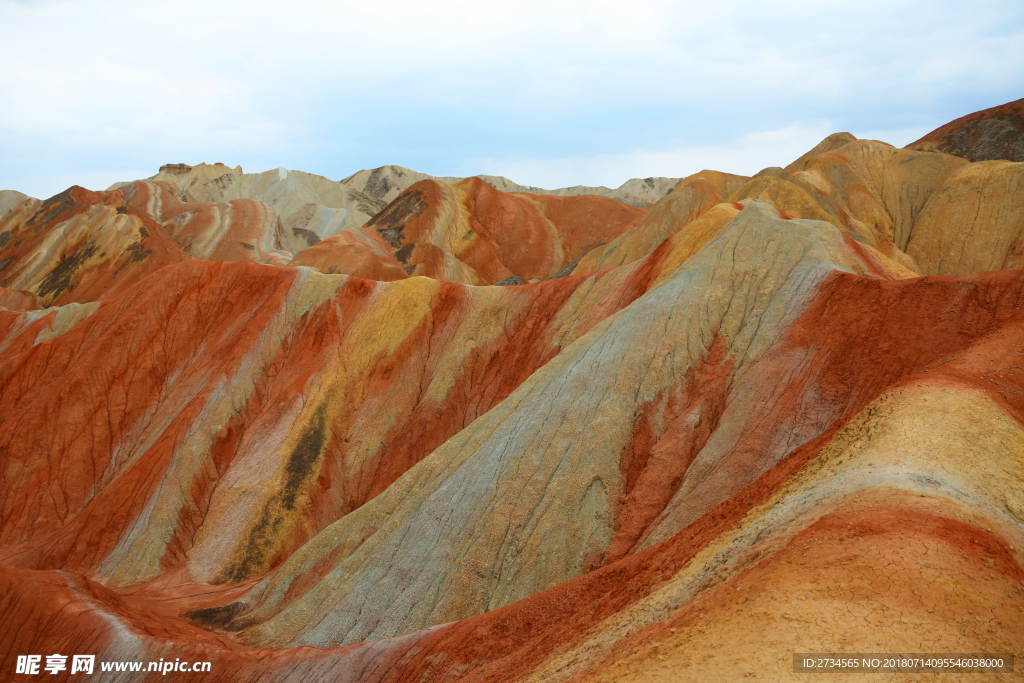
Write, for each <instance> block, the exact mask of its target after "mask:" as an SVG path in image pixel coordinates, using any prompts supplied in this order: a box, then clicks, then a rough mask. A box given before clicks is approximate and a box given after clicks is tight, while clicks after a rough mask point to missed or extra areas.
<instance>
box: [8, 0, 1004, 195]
mask: <svg viewBox="0 0 1024 683" xmlns="http://www.w3.org/2000/svg"><path fill="white" fill-rule="evenodd" d="M0 26H2V27H3V35H4V37H3V40H2V41H0V189H3V188H8V189H17V190H21V191H23V192H26V193H28V194H31V195H33V196H37V197H47V196H50V195H52V194H55V193H56V192H59V191H61V190H63V189H65V188H66V187H68V186H69V185H72V184H76V183H77V184H80V185H85V186H86V187H89V188H92V189H103V188H105V187H107V186H108V185H110V184H111V183H113V182H115V181H117V180H129V179H133V178H139V177H145V176H149V175H152V174H153V173H155V172H156V171H157V168H158V167H159V166H160V165H161V164H164V163H169V162H184V163H189V164H195V163H199V162H202V161H206V162H217V161H219V162H223V163H226V164H229V165H231V166H234V165H236V164H241V165H242V167H243V168H244V169H245V170H246V171H263V170H267V169H271V168H276V167H280V166H284V167H287V168H292V169H300V170H304V171H309V172H312V173H318V174H321V175H325V176H328V177H330V178H333V179H340V178H343V177H345V176H348V175H350V174H351V173H353V172H355V171H357V170H359V169H361V168H372V167H376V166H381V165H384V164H399V165H402V166H407V167H409V168H413V169H416V170H418V171H422V172H424V173H430V174H434V175H456V176H463V175H472V174H475V173H488V174H495V175H505V176H508V177H509V178H511V179H513V180H515V181H516V182H519V183H523V184H531V185H538V186H542V187H561V186H567V185H576V184H587V185H596V184H604V185H608V186H618V185H620V184H621V183H623V182H624V181H626V180H627V179H629V178H631V177H646V176H652V175H653V176H657V175H664V176H685V175H688V174H690V173H693V172H696V171H698V170H700V169H702V168H715V169H718V170H722V171H729V172H733V173H744V174H752V173H754V172H756V171H758V170H759V169H761V168H763V167H765V166H783V165H785V164H787V163H789V162H790V161H792V160H793V159H794V158H796V157H798V156H799V155H800V154H802V153H803V152H805V151H806V150H807V149H809V148H810V147H812V146H813V145H814V144H816V143H817V142H818V141H819V140H820V139H821V138H823V137H824V136H825V135H827V134H829V133H832V132H836V131H841V130H845V131H849V132H851V133H853V134H854V135H856V136H858V137H870V138H875V139H880V140H884V141H886V142H889V143H892V144H895V145H899V146H902V145H905V144H907V143H909V142H912V141H913V140H915V139H917V138H918V137H920V136H921V135H923V134H925V133H927V132H928V131H930V130H932V129H934V128H936V127H938V126H939V125H941V124H943V123H946V122H948V121H950V120H952V119H954V118H957V117H959V116H962V115H964V114H967V113H970V112H972V111H976V110H978V109H984V108H987V107H991V106H994V105H997V104H1002V103H1004V102H1007V101H1010V100H1015V99H1018V98H1021V97H1024V3H1022V2H1020V0H1011V1H1005V2H1004V1H1002V0H980V1H978V0H976V1H974V2H963V1H958V2H946V1H945V0H933V1H931V2H903V1H901V0H884V1H881V2H875V1H874V0H863V1H861V2H858V3H836V2H821V1H820V0H808V1H804V0H793V1H784V2H779V1H771V0H757V1H754V2H732V1H729V0H722V1H721V2H706V1H704V2H700V3H687V2H678V1H676V2H658V1H646V0H633V1H632V2H622V1H621V0H619V1H617V2H614V3H612V2H604V1H602V0H586V1H583V2H575V1H569V2H561V1H559V0H543V1H540V0H517V1H515V2H501V3H491V2H486V1H484V0H474V1H472V2H461V1H449V0H434V1H432V2H425V1H423V0H418V1H417V2H406V1H405V0H391V1H390V2H373V1H367V0H362V1H361V2H358V3H349V2H314V1H309V0H290V1H289V2H269V1H263V0H246V1H244V2H242V1H235V0H227V1H217V0H205V1H204V2H193V1H192V0H175V1H174V2H162V1H146V2H124V1H123V0H118V1H117V2H106V1H102V0H76V1H74V2H60V1H52V2H51V1H49V0H41V1H22V0H13V1H12V0H0Z"/></svg>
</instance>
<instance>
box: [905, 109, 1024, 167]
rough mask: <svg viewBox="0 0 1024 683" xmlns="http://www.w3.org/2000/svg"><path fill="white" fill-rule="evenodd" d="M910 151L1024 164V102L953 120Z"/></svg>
mask: <svg viewBox="0 0 1024 683" xmlns="http://www.w3.org/2000/svg"><path fill="white" fill-rule="evenodd" d="M907 149H914V150H919V151H925V152H944V153H946V154H952V155H954V156H958V157H963V158H964V159H967V160H968V161H992V160H999V159H1004V160H1006V161H1024V99H1019V100H1016V101H1014V102H1007V103H1006V104H1002V105H999V106H998V107H992V108H991V109H984V110H982V111H977V112H974V113H973V114H968V115H967V116H963V117H961V118H959V119H957V120H956V121H951V122H949V123H947V124H946V125H944V126H940V127H939V128H936V129H935V130H933V131H932V132H931V133H928V135H925V136H924V137H923V138H921V139H920V140H918V141H916V142H912V143H910V144H909V145H907Z"/></svg>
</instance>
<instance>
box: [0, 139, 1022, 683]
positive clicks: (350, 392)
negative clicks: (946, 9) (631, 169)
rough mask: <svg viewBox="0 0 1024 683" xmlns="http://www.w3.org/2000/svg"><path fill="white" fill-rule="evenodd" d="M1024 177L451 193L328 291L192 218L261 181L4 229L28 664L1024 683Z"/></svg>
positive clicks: (143, 189) (184, 185)
mask: <svg viewBox="0 0 1024 683" xmlns="http://www.w3.org/2000/svg"><path fill="white" fill-rule="evenodd" d="M1022 166H1024V164H1019V163H1014V162H1010V161H983V162H975V163H972V162H970V161H968V160H965V159H960V158H957V157H955V156H951V155H948V154H944V153H937V152H928V151H913V150H899V149H895V148H893V147H891V146H889V145H885V144H884V143H880V142H875V141H865V140H855V139H852V136H849V135H847V134H837V135H835V136H830V137H829V138H827V139H826V140H825V141H823V142H822V144H820V145H819V146H817V147H816V148H815V149H814V150H811V152H809V153H808V154H806V155H804V156H802V157H801V158H800V159H798V160H797V161H796V162H794V163H793V164H791V165H790V166H789V167H787V168H786V169H782V168H769V169H765V170H764V171H762V172H761V173H759V174H756V175H755V176H753V177H750V178H746V177H740V176H731V175H728V174H724V173H717V172H713V171H702V172H700V173H697V174H694V175H692V176H689V177H687V178H684V179H683V180H682V181H681V182H680V183H678V185H677V186H676V187H675V189H673V190H672V191H671V192H670V193H669V194H668V195H667V196H665V197H663V198H662V199H660V200H659V201H658V202H657V203H656V204H655V205H654V206H653V207H651V209H650V210H649V211H647V210H646V209H641V208H636V207H631V206H629V205H628V204H626V203H623V202H618V201H615V200H612V199H609V198H606V197H598V196H554V195H539V194H531V193H524V192H513V193H508V192H503V191H500V190H498V189H495V188H494V187H493V186H492V185H490V184H488V183H487V182H485V181H483V180H481V179H467V180H462V181H458V182H454V183H451V184H450V183H446V182H441V181H437V180H433V179H422V180H420V181H419V182H417V183H415V184H412V185H410V186H408V187H406V188H403V189H402V190H396V191H395V193H394V196H393V197H392V200H391V201H390V202H389V203H388V204H387V205H386V206H384V208H383V210H381V211H380V212H377V213H376V214H375V215H374V216H373V217H372V219H370V220H368V221H367V223H366V225H364V226H355V227H347V228H345V229H343V230H340V231H339V232H337V233H336V234H334V235H333V236H330V237H328V238H326V239H323V240H321V241H319V242H317V243H316V244H314V245H313V246H311V247H308V248H306V249H303V250H301V251H300V252H299V253H297V254H296V255H295V257H294V258H293V259H291V261H290V264H291V265H290V266H285V265H282V261H283V259H278V258H276V257H275V254H277V253H278V251H277V246H278V244H280V245H281V247H285V248H284V249H282V250H281V251H280V253H282V254H283V253H286V252H287V248H286V245H284V244H283V241H285V240H286V239H287V234H288V231H287V226H286V225H285V221H277V220H276V218H275V216H276V212H275V209H274V208H273V206H271V205H269V204H260V203H259V201H257V200H255V199H253V198H225V197H218V198H212V197H211V198H210V199H211V200H212V199H216V201H206V202H199V201H191V200H190V197H189V193H190V192H193V191H198V190H197V188H203V187H208V186H209V185H210V183H213V182H219V180H218V179H219V178H224V177H237V178H240V179H241V180H234V181H231V183H236V184H244V183H245V182H247V181H246V180H245V177H244V175H243V174H241V173H240V172H239V173H233V172H232V173H222V174H220V175H215V174H216V173H219V172H220V171H221V170H224V169H221V168H206V169H203V168H200V169H199V170H196V169H195V168H189V169H185V168H165V169H164V170H163V171H162V173H165V174H166V175H167V176H173V177H167V178H165V179H161V180H158V181H153V182H137V183H134V184H131V185H128V186H125V187H122V188H120V189H118V190H114V191H109V192H105V193H95V192H89V191H87V190H84V189H82V188H72V189H71V190H69V191H68V192H66V193H63V194H62V195H58V196H57V197H54V198H52V199H50V200H47V201H46V202H38V201H37V200H32V199H29V198H24V197H17V196H13V195H5V197H7V198H6V199H4V201H5V202H6V203H5V204H4V206H6V207H7V208H6V212H5V213H4V214H3V216H2V217H0V226H2V230H0V240H2V241H3V243H2V244H0V250H3V251H0V261H2V260H5V259H6V260H7V263H6V265H0V277H6V278H9V279H5V280H2V281H0V468H2V477H0V608H2V609H3V612H4V615H5V616H4V619H3V620H2V621H0V643H2V644H3V645H4V648H3V651H4V652H5V653H7V654H6V655H4V657H5V659H4V660H3V661H2V662H0V666H2V667H4V670H5V671H13V670H14V668H13V667H14V658H15V657H16V656H17V655H19V654H29V653H47V654H49V653H54V652H57V653H66V654H70V653H89V654H96V655H97V659H98V660H99V661H100V662H103V661H116V660H121V661H124V660H128V661H139V662H148V661H154V662H155V661H158V660H163V661H172V660H175V661H178V660H181V661H188V662H194V661H208V662H210V663H211V670H210V671H209V672H175V674H176V675H175V677H176V679H180V680H196V681H200V680H202V681H211V680H214V681H216V680H224V681H239V680H241V681H263V680H266V681H270V680H273V681H311V680H313V681H315V680H325V681H326V680H331V681H350V682H352V683H355V682H360V683H362V682H365V681H381V682H385V681H387V682H393V681H406V680H433V681H537V682H540V681H545V682H547V681H581V682H582V681H593V680H599V681H641V680H643V681H647V680H665V681H670V680H672V681H674V680H691V679H701V680H703V679H709V678H710V679H716V680H734V679H737V678H741V677H744V676H745V675H747V674H756V675H757V676H759V677H768V678H772V679H779V680H785V679H787V678H789V677H792V676H793V675H794V674H793V662H792V661H791V659H790V657H791V656H792V654H793V653H794V652H800V651H819V652H879V651H881V652H885V651H889V652H950V653H952V652H993V653H1015V652H1020V650H1021V648H1022V646H1024V635H1022V634H1024V613H1022V612H1021V611H1020V609H1019V605H1020V603H1021V600H1022V599H1024V460H1022V459H1021V457H1020V455H1021V453H1022V452H1024V428H1022V427H1021V425H1022V424H1024V370H1022V369H1021V363H1020V358H1021V355H1022V354H1024V351H1022V349H1024V312H1022V304H1024V271H1022V270H1020V269H1019V268H1020V267H1019V265H1018V264H1017V260H1016V259H1017V258H1018V252H1019V251H1020V250H1019V249H1018V247H1017V242H1018V241H1019V237H1020V236H1019V234H1018V233H1019V232H1020V230H1019V228H1020V223H1021V219H1020V216H1019V215H1018V214H1019V209H1020V207H1021V206H1022V204H1024V197H1022V196H1020V193H1019V191H1018V190H1019V176H1020V170H1019V169H1020V168H1021V167H1022ZM225 168H226V167H225ZM239 171H240V169H239ZM189 178H193V179H194V180H195V182H194V183H193V182H192V180H189ZM368 182H369V181H368V180H367V183H368ZM231 183H227V182H225V186H228V185H230V184H231ZM390 191H391V189H389V190H388V192H390ZM183 197H184V199H183ZM191 199H196V197H193V198H191ZM224 199H226V201H222V200H224ZM239 202H241V203H239ZM246 202H250V203H251V204H249V203H246ZM243 207H249V208H243ZM253 207H256V208H258V209H259V210H258V211H257V210H255V208H253ZM260 207H262V208H260ZM261 212H262V213H261ZM143 231H144V232H145V235H143ZM8 235H9V236H8ZM243 243H249V244H252V246H253V247H254V249H251V250H250V249H247V248H245V247H244V246H242V247H239V244H243ZM331 271H333V272H336V273H339V274H330V272H331ZM922 274H924V276H922ZM422 276H426V277H422ZM54 283H57V284H59V285H60V286H59V287H57V286H55V284H54ZM513 283H515V284H517V285H518V286H481V285H490V284H513ZM97 666H99V664H98V665H97ZM127 675H128V674H117V673H115V672H106V673H102V672H101V680H102V679H103V677H107V678H110V679H115V678H117V677H118V676H120V677H122V678H123V677H125V676H127ZM1011 675H1012V674H1011ZM150 676H152V674H150Z"/></svg>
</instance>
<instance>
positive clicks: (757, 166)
mask: <svg viewBox="0 0 1024 683" xmlns="http://www.w3.org/2000/svg"><path fill="white" fill-rule="evenodd" d="M833 132H835V131H834V130H833V128H832V124H831V122H829V121H819V122H817V123H813V124H806V123H792V124H790V125H788V126H786V127H785V128H781V129H778V130H772V131H760V132H755V133H750V134H748V135H745V136H744V137H742V138H741V139H739V140H736V141H735V142H733V143H731V144H727V145H708V146H695V147H681V148H677V149H667V150H635V151H630V152H620V153H615V154H596V155H593V156H580V157H567V158H552V159H504V160H502V159H493V158H491V159H474V160H467V161H466V162H465V167H466V168H472V167H474V166H479V167H480V168H481V170H479V171H476V172H477V173H483V174H487V175H503V176H505V177H507V178H509V179H511V180H514V181H515V182H517V183H519V184H521V185H533V186H535V187H546V188H556V187H566V186H570V185H605V186H607V187H618V186H619V185H621V184H622V183H624V182H626V181H627V180H629V179H630V178H646V177H650V176H664V177H669V178H677V177H678V178H681V177H685V176H688V175H690V174H692V173H696V172H697V171H701V170H703V169H713V170H716V171H725V172H727V173H736V174H738V175H754V174H755V173H757V172H758V171H760V170H761V169H763V168H767V167H769V166H786V165H787V164H789V163H790V162H791V161H793V160H794V159H797V158H799V157H800V156H801V155H802V154H803V153H804V152H806V151H808V150H809V149H811V148H813V147H814V146H815V145H817V144H818V143H819V142H821V140H822V139H823V138H825V137H826V136H828V135H829V134H830V133H833ZM469 172H472V171H469Z"/></svg>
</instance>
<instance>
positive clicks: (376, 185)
mask: <svg viewBox="0 0 1024 683" xmlns="http://www.w3.org/2000/svg"><path fill="white" fill-rule="evenodd" d="M480 178H482V179H483V180H484V181H485V182H486V183H488V184H490V185H491V186H493V187H495V188H496V189H498V190H501V191H503V192H509V193H510V192H527V193H529V194H535V195H536V194H542V195H554V196H560V197H575V196H579V195H597V196H602V197H610V198H613V199H616V200H619V201H621V202H624V203H627V204H631V205H633V206H638V207H647V206H650V205H651V204H653V203H654V202H656V201H657V200H659V199H661V198H662V197H663V196H665V195H666V194H668V193H669V192H670V191H671V190H672V188H673V187H674V186H675V184H676V182H678V180H679V179H678V178H647V179H645V180H640V179H636V178H634V179H633V180H629V181H627V182H626V183H625V184H623V185H622V186H621V187H620V188H618V189H615V190H611V189H608V188H606V187H583V186H577V187H571V188H563V189H557V190H544V189H541V188H537V187H530V186H524V185H518V184H516V183H513V182H512V181H510V180H508V179H507V178H502V177H500V176H480ZM146 180H148V181H150V182H160V181H170V182H173V183H174V184H175V185H177V187H178V188H179V189H178V190H177V193H178V194H179V196H180V198H181V199H182V200H184V201H186V202H194V203H202V202H207V203H226V202H229V201H231V200H236V199H252V200H256V201H261V202H264V203H265V204H268V205H269V206H270V207H272V208H273V209H275V210H276V211H277V212H278V213H279V214H280V216H281V221H282V229H281V230H280V231H279V232H280V244H279V246H280V248H281V249H284V250H286V251H289V252H291V253H293V254H294V253H298V252H299V251H301V250H303V249H305V248H307V247H311V246H313V245H315V244H316V243H317V242H319V241H320V240H321V239H326V238H328V237H331V236H333V235H337V234H339V233H342V232H347V231H352V230H357V229H358V228H359V227H360V226H362V225H363V224H365V223H366V221H368V220H369V219H370V217H371V216H373V215H375V214H377V213H379V212H380V211H381V210H382V209H383V208H384V207H385V206H386V205H387V204H388V203H389V202H390V201H392V200H393V199H395V198H396V197H397V196H398V194H399V193H401V192H403V191H405V190H406V189H408V188H409V187H410V186H411V185H413V184H414V183H417V182H419V181H421V180H437V181H439V182H443V183H446V184H454V183H457V182H459V180H461V179H460V178H435V177H433V176H428V175H426V174H423V173H418V172H416V171H411V170H409V169H407V168H402V167H401V166H381V167H380V168H375V169H372V170H363V171H359V172H358V173H354V174H353V175H351V176H349V177H347V178H345V179H344V180H340V181H333V180H328V179H327V178H324V177H323V176H318V175H313V174H311V173H304V172H302V171H290V170H287V169H284V168H277V169H274V170H271V171H264V172H263V173H242V167H241V166H236V167H235V168H230V167H228V166H225V165H224V164H220V163H217V164H199V165H197V166H189V165H188V164H166V165H164V166H162V167H161V168H160V172H159V173H157V174H156V175H155V176H152V177H150V178H147V179H146ZM128 184H129V183H116V184H115V185H113V186H111V187H110V188H109V189H110V190H117V189H119V188H121V187H124V186H126V185H128ZM342 239H344V240H353V239H354V240H356V241H357V242H359V241H362V240H360V239H359V238H358V237H347V238H345V237H343V238H342Z"/></svg>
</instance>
